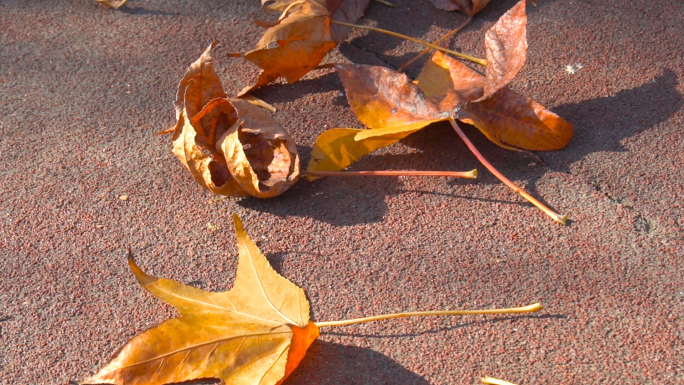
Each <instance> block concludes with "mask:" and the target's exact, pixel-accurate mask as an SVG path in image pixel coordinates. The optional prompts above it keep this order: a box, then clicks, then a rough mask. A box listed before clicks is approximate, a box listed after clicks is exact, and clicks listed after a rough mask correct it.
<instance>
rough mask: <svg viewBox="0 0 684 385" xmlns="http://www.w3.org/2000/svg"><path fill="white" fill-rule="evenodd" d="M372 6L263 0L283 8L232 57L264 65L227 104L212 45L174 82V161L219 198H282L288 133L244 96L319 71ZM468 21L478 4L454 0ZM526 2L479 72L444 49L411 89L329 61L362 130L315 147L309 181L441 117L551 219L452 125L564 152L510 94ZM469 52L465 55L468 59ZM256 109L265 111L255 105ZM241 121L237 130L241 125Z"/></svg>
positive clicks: (553, 119)
mask: <svg viewBox="0 0 684 385" xmlns="http://www.w3.org/2000/svg"><path fill="white" fill-rule="evenodd" d="M368 2H369V0H302V1H294V2H293V1H290V0H280V1H264V2H263V5H264V7H265V8H266V9H268V10H269V11H271V12H273V11H275V12H279V13H280V14H281V16H280V18H279V19H278V20H277V21H275V22H272V23H267V22H259V24H260V25H262V26H264V27H267V29H266V31H265V32H264V35H263V36H262V38H261V39H260V40H259V42H258V43H257V44H256V46H255V48H254V49H253V50H250V51H247V52H242V53H238V54H229V55H230V56H238V57H242V58H244V59H247V60H249V61H251V62H252V63H254V64H256V65H257V66H259V67H260V68H261V72H260V74H259V76H258V78H257V80H256V82H255V83H254V84H253V85H250V86H248V87H246V88H245V89H243V90H242V91H241V92H240V93H239V94H238V95H236V96H237V97H236V98H232V99H228V98H226V95H225V92H224V91H223V87H222V86H221V81H220V79H219V77H218V76H217V75H216V73H215V72H214V70H213V66H212V61H211V56H210V51H211V48H212V47H213V45H212V47H209V48H208V49H207V51H206V52H205V53H204V54H203V55H202V56H201V57H200V58H199V59H198V60H197V61H196V62H195V63H193V64H192V65H191V66H190V68H189V69H188V72H187V73H186V75H185V76H184V78H183V80H182V81H181V83H180V86H179V91H178V95H177V98H176V115H177V118H178V124H177V125H176V128H175V130H174V131H173V132H174V135H173V143H174V153H175V154H176V155H177V156H178V157H179V158H180V160H181V162H182V163H183V164H184V165H185V166H186V167H188V169H189V170H190V171H191V173H192V174H193V176H194V177H195V179H196V180H197V181H198V183H199V184H200V185H201V186H202V187H204V188H206V189H208V190H210V191H212V192H214V193H217V194H223V195H231V196H244V195H252V196H256V197H260V198H266V197H272V196H275V195H278V194H281V193H282V192H284V191H285V190H287V189H288V188H289V187H290V186H292V185H293V184H294V183H295V182H296V181H297V178H298V176H299V175H300V172H299V156H298V154H297V151H296V146H295V145H294V143H293V141H292V139H291V138H290V137H289V135H288V134H287V132H286V131H285V130H284V129H283V128H282V127H281V126H280V125H279V124H278V123H277V122H276V121H275V120H274V119H273V118H272V117H271V116H270V114H268V113H267V112H265V111H263V110H261V109H259V108H257V107H254V106H253V105H250V103H247V102H245V101H249V102H252V103H256V104H259V103H258V101H257V100H256V99H254V98H253V97H251V96H250V95H249V93H250V92H252V91H253V90H255V89H257V88H260V87H263V86H265V85H267V84H269V83H270V82H272V81H274V80H275V79H277V78H279V77H284V78H285V79H286V80H287V81H288V82H295V81H297V80H299V79H300V78H301V77H302V76H304V75H305V74H306V73H308V72H309V71H311V70H313V69H315V68H317V67H318V66H319V64H320V62H321V60H322V59H323V58H324V57H325V55H326V54H327V53H328V52H329V51H330V50H331V49H333V48H334V47H335V46H336V45H337V44H338V43H339V42H340V41H341V40H342V39H344V38H345V37H346V35H347V33H348V32H349V28H348V25H349V24H348V23H347V22H351V21H354V20H356V19H357V18H359V17H360V16H361V15H362V14H363V12H364V11H365V9H366V7H367V6H368ZM452 3H453V4H454V7H457V9H459V10H462V11H463V12H465V13H468V14H473V13H475V12H477V11H478V10H479V9H481V8H482V7H484V5H486V1H454V2H452ZM526 25H527V16H526V12H525V1H520V2H519V3H518V4H517V5H515V6H514V7H513V8H512V9H510V10H509V11H508V12H506V13H505V14H504V15H503V16H502V17H501V18H500V19H499V20H498V21H497V22H496V23H495V24H494V26H492V27H491V28H490V29H489V31H487V33H486V34H485V39H484V45H485V52H486V60H485V59H476V58H475V59H473V60H475V61H476V62H478V63H482V64H486V66H485V71H484V74H481V73H480V72H478V71H477V70H475V69H473V68H471V67H469V66H467V65H465V64H464V63H463V62H461V61H460V60H457V59H455V58H453V57H451V56H449V55H447V54H444V53H442V52H439V51H438V52H436V53H435V54H434V55H433V56H432V57H431V59H430V60H428V61H427V62H426V64H425V65H424V67H423V70H422V72H421V73H420V75H419V76H418V77H417V78H416V79H415V80H414V81H411V80H410V79H409V78H408V77H407V76H406V75H404V74H403V73H399V72H396V71H393V70H392V69H389V68H386V67H379V66H368V65H357V64H341V63H337V64H334V63H333V64H329V65H327V67H329V68H334V69H335V70H336V71H337V73H338V74H339V76H340V78H341V79H342V82H343V84H344V87H345V90H346V95H347V99H348V101H349V105H350V107H351V110H352V111H353V112H354V114H355V115H356V116H357V118H358V119H359V121H360V122H361V123H363V124H364V125H365V126H366V127H367V128H368V129H355V128H335V129H332V130H328V131H325V132H323V133H322V134H321V135H320V136H319V137H318V138H317V140H316V144H315V146H314V148H313V150H312V156H311V160H310V162H309V164H308V167H307V170H306V172H305V174H308V178H309V179H310V180H313V179H315V178H316V174H317V173H318V175H320V173H321V172H335V171H340V170H342V169H344V168H346V167H348V166H349V165H351V164H352V163H353V162H355V161H357V160H358V159H359V158H361V157H363V156H365V155H367V154H369V153H371V152H372V151H374V150H377V149H379V148H381V147H385V146H388V145H390V144H392V143H395V142H396V141H398V140H400V139H402V138H404V137H406V136H408V135H410V134H412V133H414V132H416V131H418V130H420V129H422V128H424V127H426V126H428V125H430V124H432V123H435V122H439V121H449V122H450V123H451V124H452V125H453V127H454V129H455V130H456V132H457V133H458V134H459V136H461V137H462V138H463V140H464V141H466V143H467V144H468V146H469V148H470V149H471V151H472V152H473V153H474V154H475V155H476V156H477V157H478V159H479V160H480V161H481V162H482V163H483V164H484V165H485V167H487V168H488V169H490V171H492V173H494V175H496V176H497V177H498V178H499V179H501V180H502V181H503V182H504V183H505V184H506V185H507V186H509V187H510V188H512V189H513V190H514V191H516V192H518V193H520V194H521V195H522V196H523V197H524V198H525V199H528V200H529V201H530V202H532V203H533V204H535V205H536V206H538V207H539V208H540V209H541V210H542V211H544V212H546V213H547V214H548V215H549V216H551V217H552V218H553V219H554V220H556V221H558V222H560V223H565V221H566V217H565V216H561V215H558V214H556V213H555V212H553V211H552V210H550V209H548V208H547V207H546V206H544V205H543V204H542V203H541V202H539V201H537V200H536V199H535V198H533V197H531V196H530V195H529V194H527V193H526V192H524V191H523V190H522V189H520V188H519V187H517V186H515V185H514V184H513V183H512V182H511V181H509V180H508V179H506V178H505V177H504V176H503V175H501V174H500V173H499V172H498V171H496V169H494V167H493V166H491V164H489V162H487V161H486V160H485V159H484V158H483V157H482V156H481V155H480V154H479V152H478V151H477V149H476V148H475V147H474V146H473V145H472V143H470V142H469V140H468V138H467V137H466V136H465V134H463V132H462V131H461V130H460V128H459V127H458V126H457V124H456V120H458V121H461V122H464V123H468V124H471V125H474V126H475V127H477V128H478V129H479V130H480V131H481V132H482V133H483V134H484V135H485V136H486V137H487V138H488V139H489V140H491V141H492V142H494V143H496V144H497V145H499V146H501V147H503V148H506V149H511V150H530V151H548V150H557V149H559V148H562V147H564V146H565V145H566V144H567V143H568V142H569V140H570V138H571V137H572V125H571V124H569V123H568V122H566V121H565V120H563V119H562V118H560V117H559V116H557V115H556V114H554V113H552V112H551V111H549V110H547V109H546V108H544V107H543V106H542V105H540V104H539V103H537V102H535V101H533V100H531V99H529V98H527V97H525V96H523V95H520V94H518V93H516V92H515V91H513V90H511V89H510V88H509V87H508V84H509V83H510V82H511V81H512V80H513V78H514V77H515V76H516V75H517V74H518V72H519V71H520V69H521V68H522V67H523V65H524V64H525V61H526V59H527V36H526ZM465 56H467V55H465ZM261 106H264V104H263V102H262V103H261ZM238 123H239V124H238Z"/></svg>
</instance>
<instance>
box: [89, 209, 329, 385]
mask: <svg viewBox="0 0 684 385" xmlns="http://www.w3.org/2000/svg"><path fill="white" fill-rule="evenodd" d="M233 220H234V221H235V229H236V232H237V239H238V251H239V262H238V270H237V274H236V278H235V284H234V285H233V287H232V288H231V289H230V290H229V291H226V292H221V293H214V292H208V291H204V290H201V289H197V288H194V287H192V286H187V285H184V284H182V283H180V282H176V281H173V280H170V279H165V278H157V277H154V276H151V275H147V274H146V273H145V272H143V271H142V270H141V269H140V268H139V267H138V266H137V265H136V264H135V262H134V261H133V259H132V258H129V265H130V267H131V270H133V274H135V276H136V278H137V279H138V282H139V283H140V285H141V286H142V287H143V288H144V289H145V290H147V291H149V292H150V293H152V294H153V295H154V296H156V297H157V298H159V299H161V300H162V301H164V302H166V303H168V304H170V305H172V306H174V307H175V308H176V310H177V311H178V313H179V314H180V316H179V317H178V318H173V319H170V320H167V321H165V322H163V323H161V324H159V325H157V326H155V327H153V328H151V329H148V330H146V331H144V332H142V333H140V334H138V335H137V336H135V337H133V339H131V340H130V341H129V342H128V343H127V344H126V346H124V347H123V348H122V349H121V350H119V352H118V353H117V354H116V356H115V357H114V359H112V360H111V361H110V362H109V363H108V364H107V365H105V366H104V367H103V368H102V369H101V370H100V371H99V372H98V373H97V374H95V375H94V376H92V377H90V378H87V379H85V380H84V381H82V382H81V383H82V384H148V385H159V384H167V383H172V382H173V383H178V382H182V381H189V380H194V379H200V378H219V379H221V380H223V382H224V383H228V384H262V385H274V384H276V385H277V384H282V382H283V381H285V379H286V378H287V377H288V376H289V375H290V373H292V371H293V370H294V369H295V368H296V367H297V365H298V364H299V362H300V361H301V360H302V358H303V357H304V355H305V353H306V350H307V349H308V348H309V346H310V345H311V344H312V343H313V342H314V340H315V339H316V338H317V337H318V335H319V329H318V327H317V326H316V324H315V323H313V322H311V321H310V319H309V313H310V311H309V301H308V300H307V299H306V295H305V294H304V291H303V290H302V289H301V288H299V287H297V286H296V285H295V284H294V283H292V282H290V281H289V280H287V279H286V278H284V277H282V276H281V275H279V274H278V273H277V272H276V271H275V270H273V268H272V267H271V265H270V264H269V262H268V260H267V259H266V257H264V255H263V254H261V252H260V251H259V249H258V247H257V246H256V245H255V244H254V242H253V241H252V240H251V239H250V238H249V236H248V235H247V233H246V232H245V229H244V227H243V226H242V222H241V221H240V218H238V217H237V215H233Z"/></svg>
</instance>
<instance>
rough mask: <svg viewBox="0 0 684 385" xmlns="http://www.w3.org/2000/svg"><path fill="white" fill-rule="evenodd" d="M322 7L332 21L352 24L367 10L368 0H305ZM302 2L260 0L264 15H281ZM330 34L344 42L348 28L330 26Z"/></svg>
mask: <svg viewBox="0 0 684 385" xmlns="http://www.w3.org/2000/svg"><path fill="white" fill-rule="evenodd" d="M307 1H312V2H316V3H318V4H321V5H324V6H325V8H326V9H327V10H328V13H329V14H330V17H331V18H332V20H336V21H342V22H345V23H354V22H356V20H358V19H359V18H360V17H361V16H363V14H364V12H366V8H368V4H370V0H307ZM303 2H304V1H302V0H261V7H262V8H263V9H264V11H266V13H271V14H276V13H277V14H281V13H282V12H284V11H286V10H288V8H292V7H294V6H296V5H297V4H298V3H303ZM330 33H331V36H332V38H333V40H334V41H335V42H338V43H339V42H340V41H342V40H344V38H345V37H347V35H348V34H349V27H345V26H342V25H331V26H330Z"/></svg>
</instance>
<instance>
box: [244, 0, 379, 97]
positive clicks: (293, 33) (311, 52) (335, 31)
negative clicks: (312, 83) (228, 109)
mask: <svg viewBox="0 0 684 385" xmlns="http://www.w3.org/2000/svg"><path fill="white" fill-rule="evenodd" d="M369 2H370V0H327V1H324V0H304V1H262V6H263V7H264V9H266V10H271V11H274V10H277V11H280V12H284V13H283V16H281V19H280V20H278V22H276V23H272V25H271V26H270V28H268V29H267V30H266V32H264V35H263V36H262V37H261V39H260V40H259V42H258V43H257V44H256V46H255V47H254V49H253V50H251V51H247V52H244V53H238V54H230V56H234V57H243V58H245V59H247V60H249V61H251V62H252V63H254V64H256V65H257V66H259V67H260V68H261V69H262V71H261V73H259V77H258V78H257V81H256V82H255V83H254V84H252V85H250V86H247V87H245V88H244V89H243V90H242V91H240V93H238V96H241V95H245V94H247V93H249V92H252V91H254V90H256V89H258V88H260V87H263V86H265V85H266V84H269V83H270V82H272V81H274V80H275V79H278V78H280V77H284V78H285V79H286V80H287V81H288V83H294V82H296V81H297V80H299V79H301V77H302V76H304V75H306V74H307V73H308V72H309V71H311V70H313V69H314V68H316V67H317V66H318V64H319V63H320V62H321V60H323V58H324V57H325V56H326V55H327V54H328V52H330V51H331V50H332V49H333V48H335V47H336V46H337V44H338V43H339V42H340V41H342V40H344V38H345V37H346V36H347V34H348V33H349V28H348V27H345V26H341V25H336V24H335V25H331V23H330V20H331V19H332V20H337V21H342V22H346V23H353V22H355V21H356V20H357V19H358V18H359V17H361V16H362V15H363V13H364V12H365V10H366V8H367V7H368V3H369ZM261 24H263V25H269V23H261Z"/></svg>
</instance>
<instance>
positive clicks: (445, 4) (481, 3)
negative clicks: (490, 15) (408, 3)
mask: <svg viewBox="0 0 684 385" xmlns="http://www.w3.org/2000/svg"><path fill="white" fill-rule="evenodd" d="M430 2H431V3H432V4H433V5H434V6H435V7H437V8H439V9H442V10H445V11H459V12H461V13H465V14H466V15H469V16H472V15H474V14H476V13H478V12H480V11H481V10H482V8H484V7H485V6H486V5H487V4H488V3H489V0H430Z"/></svg>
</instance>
